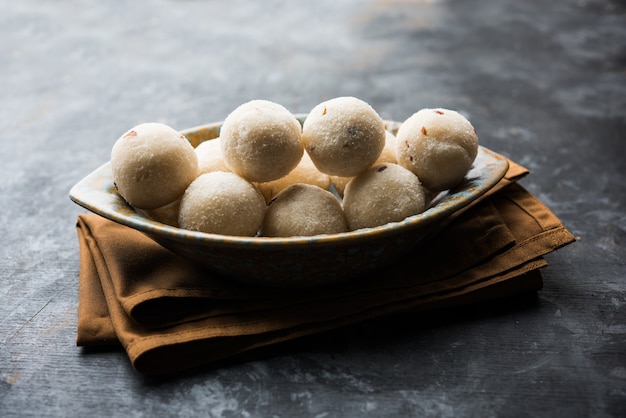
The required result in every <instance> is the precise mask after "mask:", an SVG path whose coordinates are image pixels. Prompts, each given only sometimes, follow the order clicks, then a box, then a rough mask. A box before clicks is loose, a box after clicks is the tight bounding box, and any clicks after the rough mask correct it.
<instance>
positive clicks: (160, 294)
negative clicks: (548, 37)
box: [77, 161, 574, 374]
mask: <svg viewBox="0 0 626 418" xmlns="http://www.w3.org/2000/svg"><path fill="white" fill-rule="evenodd" d="M527 174H528V170H526V169H525V168H524V167H522V166H520V165H518V164H516V163H514V162H513V161H510V164H509V170H508V172H507V174H506V175H505V177H504V178H503V179H502V180H501V181H500V182H499V183H498V185H497V186H496V187H494V188H493V189H492V190H490V191H489V192H488V193H487V194H486V195H485V196H483V197H482V198H481V199H479V200H477V201H476V202H474V203H473V204H472V205H470V206H468V207H466V208H464V209H463V210H460V211H459V212H457V213H455V214H453V215H452V216H451V217H450V218H449V219H448V220H447V221H446V223H445V225H443V226H442V229H441V230H440V231H439V232H438V233H437V234H436V235H435V236H434V238H432V239H431V240H430V241H429V242H428V245H423V246H420V247H418V248H416V249H415V250H414V251H413V253H411V254H409V255H408V256H406V257H404V258H403V259H402V260H399V261H397V262H395V263H393V264H391V265H389V266H387V267H385V268H384V269H381V270H379V271H375V272H372V273H371V274H368V275H366V276H363V277H359V278H357V279H354V280H351V281H350V282H347V283H344V284H341V285H336V286H332V287H328V286H325V287H323V288H319V289H315V288H314V289H306V290H299V289H274V288H267V287H254V286H251V285H248V284H241V283H239V282H237V281H235V280H232V279H230V278H227V277H222V276H220V275H218V274H216V273H213V272H209V271H207V270H204V269H202V268H200V267H197V266H194V265H192V264H190V263H188V262H186V261H185V260H183V259H182V258H180V257H179V256H177V255H176V254H174V253H172V252H170V251H169V250H167V249H165V248H163V247H162V246H160V245H159V244H157V243H156V242H155V241H153V240H152V239H150V238H148V237H147V236H145V235H144V234H143V233H141V232H138V231H136V230H133V229H131V228H128V227H126V226H123V225H120V224H117V223H114V222H111V221H109V220H107V219H105V218H102V217H100V216H97V215H94V214H81V215H79V216H78V220H77V232H78V241H79V248H80V274H79V304H78V332H77V344H78V345H79V346H105V345H121V346H122V347H123V348H124V349H125V350H126V352H127V354H128V357H129V359H130V361H131V363H132V365H133V367H134V368H135V369H136V370H137V371H138V372H141V373H144V374H165V373H173V372H178V371H181V370H185V369H189V368H192V367H196V366H200V365H204V364H208V363H211V362H214V361H216V360H220V359H223V358H226V357H229V356H233V355H236V354H239V353H242V352H245V351H248V350H252V349H255V348H259V347H263V346H267V345H271V344H276V343H279V342H282V341H287V340H291V339H295V338H298V337H302V336H306V335H311V334H315V333H319V332H323V331H327V330H331V329H335V328H338V327H342V326H346V325H350V324H355V323H358V322H362V321H365V320H368V319H372V318H376V317H381V316H385V315H392V314H400V313H403V312H409V311H417V310H426V309H436V308H446V307H450V306H455V305H460V304H469V303H478V302H481V301H485V300H488V299H495V298H502V297H506V296H509V295H513V294H518V293H523V292H531V291H537V290H539V289H541V287H542V285H543V281H542V278H541V274H540V273H539V269H540V268H541V267H544V266H546V265H547V263H546V261H545V259H544V258H543V256H544V255H546V254H547V253H549V252H551V251H554V250H556V249H557V248H560V247H562V246H564V245H567V244H569V243H571V242H573V241H574V237H573V236H572V234H571V233H570V232H569V231H568V230H567V229H566V228H565V227H564V226H563V224H562V223H561V222H560V220H559V219H558V218H557V217H556V216H555V215H554V214H553V213H552V212H551V211H550V210H549V209H548V208H547V207H546V206H545V205H543V204H542V203H541V202H540V201H539V200H538V199H537V198H536V197H534V196H533V195H532V194H530V193H529V192H528V191H527V190H526V189H524V188H523V187H522V186H520V185H519V184H517V180H518V179H520V178H522V177H523V176H525V175H527Z"/></svg>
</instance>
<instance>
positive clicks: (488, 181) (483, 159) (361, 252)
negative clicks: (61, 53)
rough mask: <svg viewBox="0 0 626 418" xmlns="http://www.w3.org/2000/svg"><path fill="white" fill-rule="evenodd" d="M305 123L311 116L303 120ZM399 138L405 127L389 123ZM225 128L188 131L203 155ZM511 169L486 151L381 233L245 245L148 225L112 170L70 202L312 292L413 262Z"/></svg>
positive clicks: (257, 276) (225, 265)
mask: <svg viewBox="0 0 626 418" xmlns="http://www.w3.org/2000/svg"><path fill="white" fill-rule="evenodd" d="M297 117H298V118H299V120H300V121H301V122H302V121H303V120H304V118H305V116H304V115H297ZM385 123H386V128H387V129H388V130H389V131H391V132H393V133H396V132H397V129H398V127H399V126H400V123H399V122H394V121H386V122H385ZM220 127H221V122H216V123H211V124H207V125H203V126H198V127H195V128H190V129H186V130H183V131H181V132H182V133H183V134H184V135H185V136H186V137H187V138H188V139H189V141H190V142H191V144H192V145H193V146H194V147H195V146H197V145H198V144H200V143H201V142H203V141H207V140H211V139H214V138H217V137H218V136H219V130H220ZM507 169H508V161H507V160H506V159H505V158H504V157H502V156H501V155H499V154H497V153H494V152H492V151H490V150H488V149H486V148H484V147H479V151H478V156H477V157H476V160H475V161H474V164H473V166H472V168H471V170H470V171H469V172H468V174H467V175H466V177H465V179H464V181H463V182H462V183H461V184H459V185H458V186H457V187H455V188H454V190H449V191H446V192H444V193H442V194H440V195H439V196H438V197H437V198H436V199H435V200H434V201H433V204H431V206H430V207H429V208H428V209H427V210H426V211H425V212H423V213H421V214H419V215H415V216H411V217H408V218H406V219H404V220H403V221H400V222H392V223H389V224H386V225H383V226H379V227H375V228H366V229H361V230H357V231H352V232H346V233H340V234H329V235H318V236H313V237H289V238H264V237H237V236H226V235H216V234H207V233H201V232H193V231H188V230H184V229H180V228H176V227H173V226H169V225H167V224H165V223H161V222H158V221H156V220H154V219H152V218H149V217H147V216H146V215H145V214H144V213H140V212H138V211H136V210H135V209H134V208H132V207H131V206H129V205H128V204H127V203H126V202H125V201H124V199H122V198H121V197H120V195H119V194H118V193H117V192H116V190H115V187H114V186H113V180H112V177H111V169H110V163H106V164H104V165H102V166H101V167H99V168H98V169H96V170H95V171H94V172H92V173H91V174H89V175H88V176H87V177H85V178H84V179H82V180H81V181H80V182H78V183H77V184H76V185H75V186H74V187H73V188H72V189H71V191H70V198H71V199H72V201H74V202H75V203H77V204H78V205H80V206H82V207H84V208H86V209H88V210H89V211H91V212H93V213H96V214H98V215H101V216H103V217H105V218H108V219H110V220H112V221H114V222H118V223H120V224H123V225H126V226H128V227H130V228H133V229H136V230H138V231H141V232H143V233H144V234H146V235H148V236H150V237H151V238H152V239H154V240H155V241H156V242H158V243H160V244H161V245H163V246H164V247H166V248H168V249H169V250H171V251H173V252H175V253H177V254H179V255H180V256H181V257H183V258H184V259H186V260H188V261H189V262H192V263H197V264H199V265H201V266H204V267H206V268H207V269H209V270H210V271H212V272H215V273H218V274H221V275H224V276H226V277H228V278H233V279H236V280H239V281H243V282H246V283H252V284H257V285H264V286H280V287H305V286H315V285H328V284H334V283H340V282H345V281H347V280H349V279H352V278H355V277H356V276H359V275H363V274H366V273H368V272H371V271H374V270H376V269H379V268H382V267H384V266H385V265H387V264H388V263H390V262H392V261H394V260H396V259H398V258H399V257H402V256H404V255H406V254H407V253H408V252H409V251H411V250H412V249H414V248H415V247H416V246H418V245H420V244H421V243H423V242H424V241H425V240H427V239H428V237H429V235H430V234H432V233H433V231H435V230H436V229H437V228H438V226H439V225H440V224H441V223H442V221H444V220H445V219H446V218H447V217H449V216H450V215H451V214H453V213H454V212H456V211H458V210H459V209H461V208H463V207H465V206H467V205H469V204H470V203H472V202H473V201H474V200H476V199H477V198H479V197H480V196H481V195H483V194H484V193H486V192H487V191H488V190H489V189H491V188H492V187H493V186H495V185H496V183H498V181H499V180H500V179H501V178H502V177H503V176H504V174H505V173H506V171H507Z"/></svg>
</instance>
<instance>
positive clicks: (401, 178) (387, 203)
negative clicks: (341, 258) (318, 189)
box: [343, 163, 426, 230]
mask: <svg viewBox="0 0 626 418" xmlns="http://www.w3.org/2000/svg"><path fill="white" fill-rule="evenodd" d="M425 209H426V196H425V192H424V188H423V187H422V185H421V183H420V181H419V179H418V178H417V176H416V175H415V174H413V173H412V172H410V171H409V170H407V169H405V168H403V167H401V166H399V165H397V164H392V163H383V164H376V165H374V166H372V167H371V168H369V169H368V170H366V171H364V172H363V173H361V174H359V175H358V176H356V177H354V178H352V180H350V182H349V183H348V185H347V186H346V190H345V193H344V197H343V210H344V213H345V215H346V220H347V221H348V227H349V228H350V230H356V229H361V228H373V227H376V226H381V225H385V224H387V223H389V222H398V221H401V220H403V219H405V218H406V217H408V216H413V215H417V214H419V213H422V212H423V211H424V210H425Z"/></svg>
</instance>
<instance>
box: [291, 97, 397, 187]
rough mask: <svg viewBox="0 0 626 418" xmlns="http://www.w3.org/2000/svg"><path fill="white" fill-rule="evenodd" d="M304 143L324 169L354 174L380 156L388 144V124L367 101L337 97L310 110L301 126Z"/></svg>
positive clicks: (344, 175) (321, 169)
mask: <svg viewBox="0 0 626 418" xmlns="http://www.w3.org/2000/svg"><path fill="white" fill-rule="evenodd" d="M302 142H303V144H304V148H305V150H306V152H307V153H308V154H309V155H310V156H311V159H312V160H313V163H314V164H315V166H316V167H317V168H318V169H319V170H320V171H321V172H323V173H326V174H329V175H332V176H341V177H352V176H355V175H357V174H358V173H360V172H362V171H364V170H366V169H367V168H369V167H370V166H371V165H372V164H374V162H375V161H376V159H377V158H378V157H379V155H380V153H381V152H382V150H383V147H384V146H385V124H384V122H383V120H382V119H381V117H380V116H379V115H378V113H376V111H375V110H374V109H373V108H372V107H371V106H370V105H369V104H367V103H366V102H364V101H362V100H360V99H357V98H355V97H337V98H334V99H331V100H327V101H325V102H322V103H320V104H318V105H317V106H315V107H314V108H313V109H312V110H311V112H310V113H309V114H308V116H307V118H306V119H305V121H304V123H303V126H302Z"/></svg>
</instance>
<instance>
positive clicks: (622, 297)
mask: <svg viewBox="0 0 626 418" xmlns="http://www.w3.org/2000/svg"><path fill="white" fill-rule="evenodd" d="M2 4H3V6H2V13H0V31H1V32H0V33H1V36H0V51H2V54H0V64H1V65H0V80H2V81H1V83H2V87H1V89H0V107H1V108H2V112H0V133H1V138H0V174H1V178H2V182H1V183H0V196H1V199H0V205H1V206H0V220H1V222H0V237H1V238H0V242H1V243H2V245H1V246H0V301H1V303H0V415H1V416H3V417H12V416H88V415H91V416H124V417H126V416H165V415H177V416H217V417H227V416H241V417H246V416H281V417H294V416H311V417H314V416H317V417H366V416H376V417H378V416H389V417H406V416H437V417H445V416H533V417H539V416H545V417H555V416H567V417H587V416H594V417H611V416H615V417H617V416H624V415H625V414H626V356H625V353H626V314H625V309H626V283H625V282H624V277H626V267H625V265H624V259H626V251H625V250H624V239H625V234H626V218H625V215H624V214H625V210H624V204H625V202H626V201H625V198H626V186H625V184H624V169H625V168H626V166H625V163H624V161H625V158H626V155H625V151H624V146H623V144H622V143H623V137H624V132H626V120H625V118H626V116H625V115H626V5H625V4H624V2H623V1H617V0H615V1H609V0H606V1H601V0H589V1H578V2H545V1H539V0H531V1H525V2H513V1H508V2H496V1H487V0H467V1H461V0H455V1H453V0H431V1H426V0H424V1H418V0H415V1H400V0H397V1H394V0H387V1H383V0H378V1H375V0H368V1H356V0H353V1H341V2H338V1H327V0H317V1H315V2H311V1H306V2H287V1H263V2H246V1H243V0H234V1H229V2H225V1H222V2H220V1H194V0H186V1H183V0H178V1H174V0H158V1H152V2H148V1H134V2H123V1H106V2H105V1H93V0H89V1H83V2H74V1H55V2H42V1H36V0H22V1H19V2H8V1H3V2H2ZM341 95H353V96H357V97H359V98H362V99H363V100H366V101H367V102H369V103H370V104H371V105H372V106H373V107H374V108H375V109H376V110H377V111H378V112H379V113H380V114H381V116H383V117H384V118H386V119H395V120H404V119H405V118H406V117H408V116H409V115H410V114H412V113H413V112H415V111H417V110H419V109H420V108H423V107H447V108H451V109H457V110H459V111H460V112H462V113H463V114H464V115H466V116H467V117H468V118H469V119H470V120H471V121H472V123H473V124H474V126H475V127H476V128H477V130H478V133H479V138H480V142H481V144H482V145H485V146H487V147H489V148H491V149H494V150H496V151H498V152H501V153H503V154H505V155H507V156H510V157H511V158H513V159H515V160H517V161H518V162H520V163H521V164H524V165H526V166H527V167H529V168H530V169H531V170H532V174H531V176H530V177H528V178H527V179H525V180H524V181H523V184H524V185H525V186H526V187H527V188H528V189H530V190H531V191H532V192H533V193H535V194H536V195H537V196H538V197H539V198H540V199H542V200H543V201H544V202H545V203H546V204H548V206H549V207H550V208H551V209H552V210H553V211H554V212H555V213H556V214H557V215H558V216H559V217H561V219H562V220H563V221H564V223H565V224H566V226H567V227H568V228H569V229H570V230H571V231H572V232H573V233H574V234H575V235H576V236H577V237H578V238H579V241H578V242H577V243H575V244H573V245H571V246H569V247H566V248H564V249H562V250H559V251H558V252H556V253H554V254H552V255H550V256H549V257H548V261H549V262H550V266H549V267H548V268H547V269H545V271H544V279H545V288H544V289H543V290H542V291H541V292H539V294H538V295H537V296H536V297H530V298H519V299H516V300H513V301H506V302H504V303H496V304H491V305H487V306H484V307H474V308H471V309H465V310H461V311H457V312H451V313H449V314H446V315H444V316H437V317H431V316H428V315H426V316H419V317H418V316H406V317H402V318H397V319H395V320H380V321H375V322H372V323H368V324H363V325H360V326H355V327H351V328H349V329H346V330H342V331H340V332H334V333H330V334H326V335H323V336H317V337H314V338H307V339H305V340H302V341H297V342H293V343H289V344H286V345H284V346H281V347H277V348H273V349H270V350H265V351H263V352H260V353H257V354H255V355H250V356H248V357H246V358H244V359H239V360H237V361H229V362H227V363H225V364H221V365H219V366H216V367H212V368H207V369H203V370H197V371H193V372H191V373H188V374H185V375H182V376H177V377H175V378H168V379H163V378H162V379H154V378H150V379H148V378H145V377H142V376H140V375H138V374H136V373H135V372H134V371H132V370H131V368H130V365H129V364H128V361H127V358H126V357H125V354H124V353H122V352H120V351H117V350H112V351H102V352H87V351H84V350H81V349H79V348H77V347H76V346H75V329H76V304H77V277H78V247H77V243H76V236H75V231H74V221H75V218H76V216H77V215H78V214H79V213H80V212H81V209H80V208H78V207H76V206H75V205H73V204H72V203H71V202H70V200H69V199H68V197H67V193H68V191H69V189H70V187H71V186H72V185H73V184H74V183H76V182H77V181H78V180H79V179H80V178H82V177H83V176H85V175H86V174H87V173H89V172H91V171H92V170H93V169H95V168H96V167H98V166H99V165H100V164H102V163H104V162H106V161H107V160H108V159H109V153H110V150H111V147H112V145H113V143H114V141H115V139H117V138H118V137H119V136H120V134H122V133H123V132H125V131H126V130H127V129H128V128H129V127H132V126H134V125H136V124H138V123H141V122H148V121H155V122H164V123H167V124H169V125H171V126H174V127H176V128H181V129H182V128H187V127H191V126H196V125H200V124H204V123H207V122H211V121H217V120H222V119H223V118H224V117H225V116H226V115H227V114H228V113H229V112H230V111H231V110H233V109H234V108H235V107H236V106H238V105H239V104H241V103H243V102H245V101H248V100H250V99H256V98H262V99H268V100H273V101H276V102H278V103H280V104H282V105H284V106H285V107H287V108H288V109H289V110H291V111H293V112H297V113H298V112H308V111H309V110H310V109H311V108H312V107H313V106H315V105H316V104H317V103H319V102H320V101H322V100H326V99H328V98H332V97H336V96H341ZM395 324H399V326H394V325H395Z"/></svg>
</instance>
